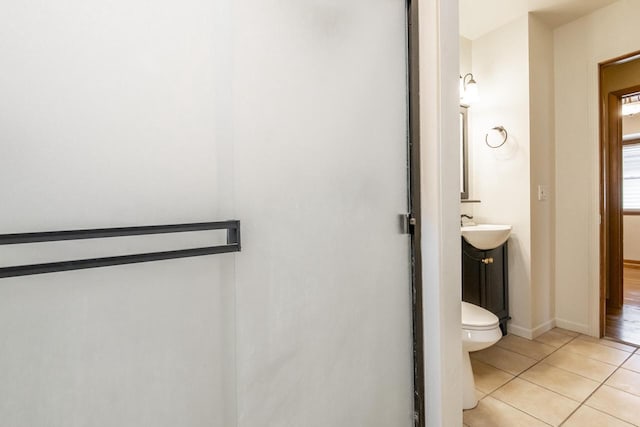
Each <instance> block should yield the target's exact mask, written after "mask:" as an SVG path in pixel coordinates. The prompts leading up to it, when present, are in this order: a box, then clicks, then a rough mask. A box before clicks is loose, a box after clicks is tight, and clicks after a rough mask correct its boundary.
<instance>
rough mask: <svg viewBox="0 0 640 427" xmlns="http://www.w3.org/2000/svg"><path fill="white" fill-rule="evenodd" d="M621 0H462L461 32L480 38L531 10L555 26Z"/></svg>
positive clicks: (464, 34)
mask: <svg viewBox="0 0 640 427" xmlns="http://www.w3.org/2000/svg"><path fill="white" fill-rule="evenodd" d="M616 1H617V0H459V2H460V34H461V35H462V36H464V37H466V38H468V39H471V40H473V39H476V38H478V37H480V36H482V35H484V34H486V33H488V32H490V31H492V30H495V29H496V28H499V27H501V26H503V25H505V24H507V23H509V22H511V21H513V20H514V19H516V18H519V17H521V16H523V15H526V14H527V12H536V14H537V15H538V16H539V17H540V18H541V19H542V20H543V21H545V22H546V23H547V24H549V25H550V26H551V27H552V28H555V27H559V26H560V25H563V24H566V23H567V22H571V21H573V20H574V19H577V18H579V17H581V16H583V15H587V14H589V13H591V12H593V11H594V10H596V9H600V8H601V7H604V6H607V5H610V4H611V3H615V2H616Z"/></svg>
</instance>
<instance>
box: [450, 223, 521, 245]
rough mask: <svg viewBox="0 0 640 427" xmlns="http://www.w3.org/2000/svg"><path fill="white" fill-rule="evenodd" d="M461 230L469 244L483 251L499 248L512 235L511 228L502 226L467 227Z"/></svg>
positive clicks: (480, 225) (479, 225)
mask: <svg viewBox="0 0 640 427" xmlns="http://www.w3.org/2000/svg"><path fill="white" fill-rule="evenodd" d="M460 230H461V232H462V237H464V239H465V240H466V241H467V242H469V243H470V244H471V245H472V246H473V247H475V248H478V249H482V250H488V249H495V248H497V247H498V246H500V245H502V244H503V243H504V242H506V241H507V239H508V238H509V235H510V234H511V226H510V225H501V224H478V225H465V226H463V227H461V228H460Z"/></svg>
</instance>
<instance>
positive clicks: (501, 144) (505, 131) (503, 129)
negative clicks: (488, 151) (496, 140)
mask: <svg viewBox="0 0 640 427" xmlns="http://www.w3.org/2000/svg"><path fill="white" fill-rule="evenodd" d="M491 130H497V131H498V132H500V133H501V134H503V135H504V136H503V137H502V142H501V143H500V144H498V145H491V144H489V132H487V133H486V134H484V143H485V144H487V146H488V147H491V148H500V147H502V146H503V145H504V143H505V142H507V138H508V137H509V134H508V133H507V130H506V129H505V128H504V127H503V126H496V127H494V128H491Z"/></svg>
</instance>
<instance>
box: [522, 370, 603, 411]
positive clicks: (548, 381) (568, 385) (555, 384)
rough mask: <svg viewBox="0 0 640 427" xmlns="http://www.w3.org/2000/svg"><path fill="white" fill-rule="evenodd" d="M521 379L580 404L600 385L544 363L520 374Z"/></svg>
mask: <svg viewBox="0 0 640 427" xmlns="http://www.w3.org/2000/svg"><path fill="white" fill-rule="evenodd" d="M520 378H524V379H525V380H527V381H530V382H532V383H534V384H538V385H540V386H542V387H544V388H548V389H549V390H552V391H555V392H556V393H560V394H561V395H563V396H565V397H568V398H570V399H573V400H576V401H578V402H582V401H584V400H585V399H586V398H587V397H589V395H591V393H593V391H594V390H595V389H596V388H598V386H599V385H600V383H599V382H597V381H593V380H590V379H588V378H585V377H582V376H580V375H577V374H574V373H572V372H569V371H566V370H564V369H560V368H556V367H555V366H551V365H548V364H546V363H544V362H543V363H540V364H538V365H536V366H534V367H532V368H530V369H528V370H526V371H525V372H523V373H522V374H520Z"/></svg>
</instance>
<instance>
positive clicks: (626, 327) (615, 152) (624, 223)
mask: <svg viewBox="0 0 640 427" xmlns="http://www.w3.org/2000/svg"><path fill="white" fill-rule="evenodd" d="M638 76H640V55H639V54H638V52H635V53H633V54H630V55H626V56H624V57H621V58H616V59H614V60H611V61H607V62H605V63H601V64H600V113H601V114H600V129H601V134H600V171H601V183H600V214H601V225H600V335H601V336H607V337H609V338H613V339H616V340H619V341H624V342H628V343H631V344H636V345H637V344H640V77H638ZM636 108H637V111H636V110H635V109H636ZM636 233H637V235H636ZM636 236H637V237H636ZM636 246H638V250H637V251H636V248H635V247H636Z"/></svg>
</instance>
